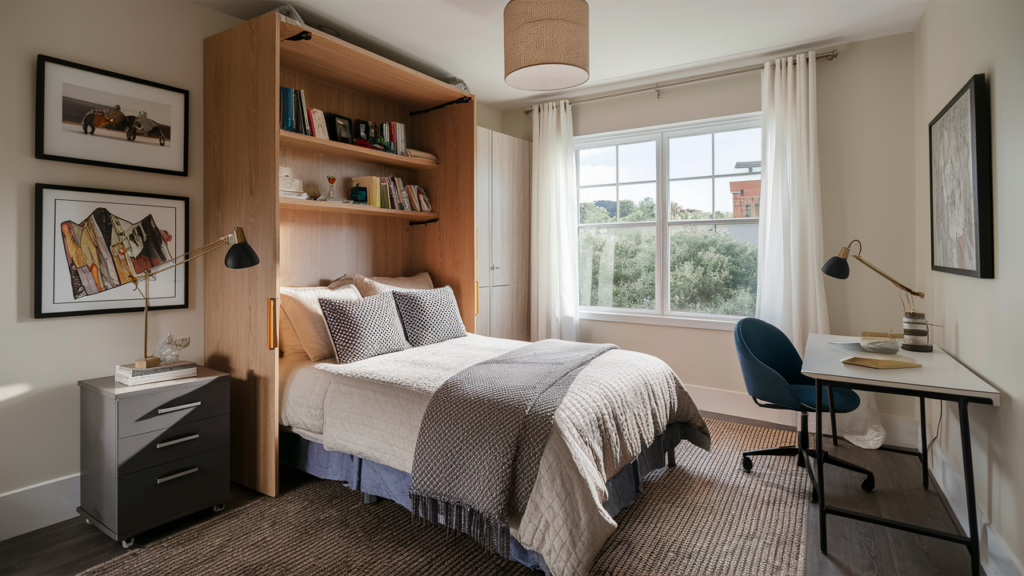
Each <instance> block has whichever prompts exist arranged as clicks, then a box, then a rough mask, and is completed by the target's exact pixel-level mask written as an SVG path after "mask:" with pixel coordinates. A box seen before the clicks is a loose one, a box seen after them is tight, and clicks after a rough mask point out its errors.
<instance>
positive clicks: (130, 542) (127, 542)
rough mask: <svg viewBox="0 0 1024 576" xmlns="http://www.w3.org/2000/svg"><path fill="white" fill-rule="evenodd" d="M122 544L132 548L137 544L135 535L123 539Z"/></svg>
mask: <svg viewBox="0 0 1024 576" xmlns="http://www.w3.org/2000/svg"><path fill="white" fill-rule="evenodd" d="M121 546H122V547H124V548H131V547H132V546H135V537H134V536H133V537H131V538H129V539H127V540H121Z"/></svg>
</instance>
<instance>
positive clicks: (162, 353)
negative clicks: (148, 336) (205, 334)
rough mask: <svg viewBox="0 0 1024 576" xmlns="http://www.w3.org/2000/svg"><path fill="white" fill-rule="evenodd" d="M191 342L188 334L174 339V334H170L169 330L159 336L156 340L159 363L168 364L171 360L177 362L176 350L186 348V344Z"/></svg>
mask: <svg viewBox="0 0 1024 576" xmlns="http://www.w3.org/2000/svg"><path fill="white" fill-rule="evenodd" d="M191 343H192V340H191V339H190V338H189V337H188V336H185V337H183V338H178V339H177V340H175V338H174V334H171V333H170V332H168V333H166V334H164V335H163V336H161V337H160V340H158V341H157V344H159V345H160V349H159V357H160V363H161V364H169V363H171V362H177V361H178V352H179V351H181V350H184V349H185V348H188V345H189V344H191Z"/></svg>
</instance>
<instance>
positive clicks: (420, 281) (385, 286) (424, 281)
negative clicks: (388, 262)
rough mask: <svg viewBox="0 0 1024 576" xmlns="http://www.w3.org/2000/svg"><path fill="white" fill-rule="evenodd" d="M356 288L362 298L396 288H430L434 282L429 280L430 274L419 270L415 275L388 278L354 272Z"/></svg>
mask: <svg viewBox="0 0 1024 576" xmlns="http://www.w3.org/2000/svg"><path fill="white" fill-rule="evenodd" d="M356 288H359V293H360V294H362V295H363V298H366V297H367V296H373V295H374V294H380V293H382V292H390V291H392V290H394V289H396V288H398V289H401V290H432V289H433V288H434V283H433V282H431V281H430V274H428V273H426V272H420V273H419V274H417V275H415V276H408V277H401V278H388V277H387V276H375V277H373V278H367V277H366V276H363V275H362V274H356Z"/></svg>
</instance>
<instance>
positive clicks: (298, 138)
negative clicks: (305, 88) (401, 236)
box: [280, 130, 439, 170]
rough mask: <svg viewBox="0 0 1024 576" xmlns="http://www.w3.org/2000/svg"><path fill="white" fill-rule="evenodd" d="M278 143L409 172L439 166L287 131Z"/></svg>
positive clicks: (427, 161) (428, 161)
mask: <svg viewBox="0 0 1024 576" xmlns="http://www.w3.org/2000/svg"><path fill="white" fill-rule="evenodd" d="M280 143H281V146H291V147H294V148H299V149H302V150H308V151H311V152H319V153H321V154H330V155H332V156H337V157H338V158H352V159H355V160H362V161H364V162H370V163H376V164H382V165H384V166H395V167H398V168H405V169H409V170H434V169H436V168H437V167H438V166H439V163H438V162H433V161H431V160H426V159H424V158H409V157H408V156H399V155H398V154H390V153H388V152H381V151H380V150H374V149H372V148H361V147H359V146H353V145H352V144H345V143H344V142H335V141H333V140H324V139H322V138H314V137H312V136H306V135H305V134H297V133H295V132H289V131H287V130H281V134H280Z"/></svg>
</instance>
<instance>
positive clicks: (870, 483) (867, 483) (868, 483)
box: [860, 475, 875, 492]
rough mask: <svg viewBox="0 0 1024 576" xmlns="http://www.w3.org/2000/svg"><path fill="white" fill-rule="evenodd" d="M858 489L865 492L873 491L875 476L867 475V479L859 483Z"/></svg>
mask: <svg viewBox="0 0 1024 576" xmlns="http://www.w3.org/2000/svg"><path fill="white" fill-rule="evenodd" d="M860 487H861V488H862V489H863V490H864V491H865V492H871V491H872V490H874V489H875V476H874V475H869V476H868V477H867V478H865V479H864V481H863V482H861V483H860Z"/></svg>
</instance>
